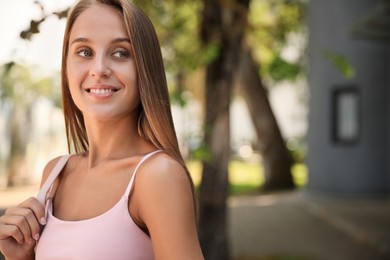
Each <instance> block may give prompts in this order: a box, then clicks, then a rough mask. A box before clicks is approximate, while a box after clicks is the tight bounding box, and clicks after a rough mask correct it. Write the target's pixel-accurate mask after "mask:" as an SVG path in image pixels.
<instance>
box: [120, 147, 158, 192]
mask: <svg viewBox="0 0 390 260" xmlns="http://www.w3.org/2000/svg"><path fill="white" fill-rule="evenodd" d="M159 152H162V150H156V151H153V152H150V153H148V154H146V155H145V156H144V157H142V159H141V161H139V163H138V164H137V166H136V167H135V170H134V173H133V176H131V179H130V183H129V185H128V186H127V189H126V192H125V196H126V197H129V195H130V191H131V187H132V186H133V182H134V179H135V175H136V174H137V171H138V168H139V167H140V166H141V165H142V163H143V162H145V161H146V160H147V159H149V158H150V157H152V156H153V155H155V154H156V153H159Z"/></svg>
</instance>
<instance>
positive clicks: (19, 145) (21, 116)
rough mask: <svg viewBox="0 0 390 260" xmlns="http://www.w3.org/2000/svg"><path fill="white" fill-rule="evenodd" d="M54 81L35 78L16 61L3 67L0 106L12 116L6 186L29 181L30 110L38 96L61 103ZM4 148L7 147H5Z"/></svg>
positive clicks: (8, 126)
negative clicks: (50, 98) (27, 168)
mask: <svg viewBox="0 0 390 260" xmlns="http://www.w3.org/2000/svg"><path fill="white" fill-rule="evenodd" d="M55 85H58V84H56V83H55V78H52V77H47V78H44V79H40V80H35V79H33V76H32V73H31V68H26V67H24V66H21V65H18V64H16V63H14V62H10V63H7V64H5V65H3V66H1V67H0V105H1V104H2V103H7V104H9V106H10V113H9V116H7V119H8V120H7V124H6V127H7V129H4V130H8V131H7V132H8V133H9V136H10V138H9V145H8V146H9V149H8V150H9V151H8V154H7V155H6V158H4V159H5V160H4V161H5V162H7V163H6V166H5V169H6V171H7V183H6V186H7V187H12V186H15V185H17V184H21V183H23V182H24V181H26V178H27V176H26V174H25V171H24V170H23V167H24V165H25V163H24V162H25V155H26V149H27V145H28V142H29V138H30V135H29V133H30V131H31V123H32V122H31V108H32V106H33V104H34V102H35V101H36V100H37V98H38V97H39V96H43V95H45V96H51V97H52V99H53V100H54V101H56V104H59V100H60V99H59V88H55V87H54V86H55ZM3 145H5V144H3Z"/></svg>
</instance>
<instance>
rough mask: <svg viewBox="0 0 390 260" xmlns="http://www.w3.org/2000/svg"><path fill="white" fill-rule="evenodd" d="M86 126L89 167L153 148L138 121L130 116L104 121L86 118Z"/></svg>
mask: <svg viewBox="0 0 390 260" xmlns="http://www.w3.org/2000/svg"><path fill="white" fill-rule="evenodd" d="M85 126H86V130H87V136H88V143H89V149H88V164H89V167H94V166H96V165H97V164H98V163H99V162H101V161H104V160H111V159H121V158H126V157H131V156H135V155H137V154H141V153H144V152H145V151H146V150H148V149H150V148H151V147H150V146H151V145H150V144H148V143H147V142H146V141H145V140H144V139H143V138H142V137H141V136H140V135H139V133H138V130H137V121H136V120H132V119H131V118H130V117H128V118H121V119H112V120H104V121H100V120H93V119H88V118H85Z"/></svg>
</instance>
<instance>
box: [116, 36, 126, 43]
mask: <svg viewBox="0 0 390 260" xmlns="http://www.w3.org/2000/svg"><path fill="white" fill-rule="evenodd" d="M119 42H128V43H130V39H129V38H127V37H123V38H116V39H114V40H112V43H119Z"/></svg>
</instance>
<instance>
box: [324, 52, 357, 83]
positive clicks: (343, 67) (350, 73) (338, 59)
mask: <svg viewBox="0 0 390 260" xmlns="http://www.w3.org/2000/svg"><path fill="white" fill-rule="evenodd" d="M322 55H323V56H324V58H325V59H327V60H328V61H329V62H330V63H331V64H332V65H333V66H334V67H335V68H336V69H337V70H338V71H339V72H340V73H341V74H342V75H343V77H344V78H346V79H351V78H353V77H354V76H355V70H354V68H353V67H352V65H351V64H350V63H349V62H348V60H347V59H346V58H345V56H343V55H342V54H340V53H337V52H335V51H329V50H324V51H323V52H322Z"/></svg>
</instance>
